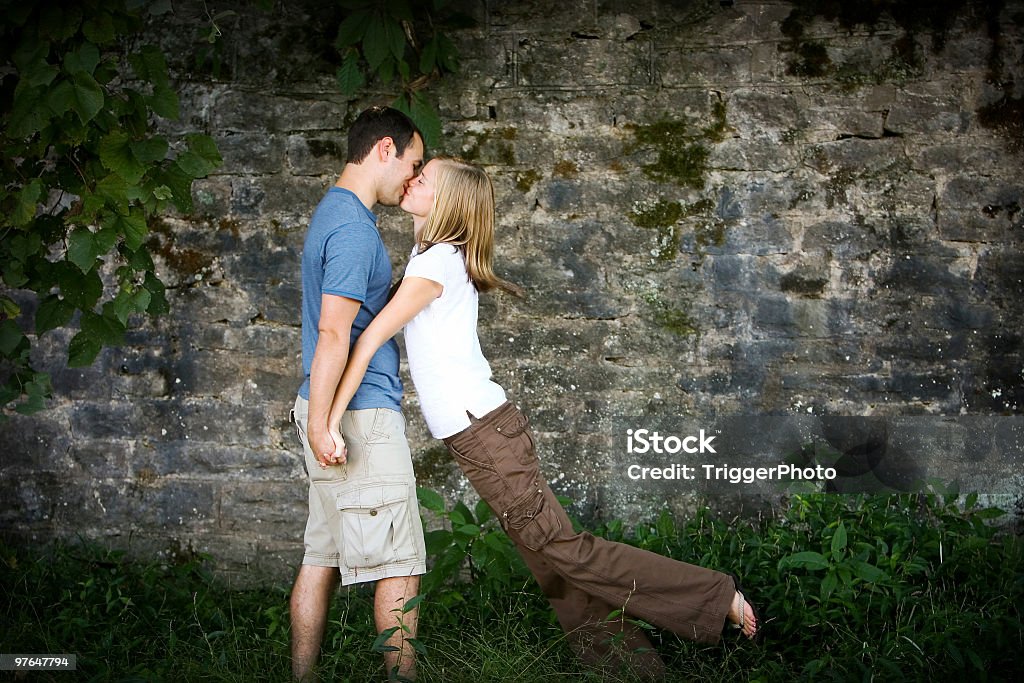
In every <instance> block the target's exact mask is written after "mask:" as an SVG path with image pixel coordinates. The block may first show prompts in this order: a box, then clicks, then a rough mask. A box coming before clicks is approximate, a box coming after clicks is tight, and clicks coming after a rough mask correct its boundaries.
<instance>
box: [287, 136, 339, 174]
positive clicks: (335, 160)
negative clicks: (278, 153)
mask: <svg viewBox="0 0 1024 683" xmlns="http://www.w3.org/2000/svg"><path fill="white" fill-rule="evenodd" d="M286 144H287V147H286V152H287V158H288V167H289V168H290V169H291V172H292V173H293V174H295V175H315V176H323V175H327V176H337V175H339V174H340V173H341V169H342V168H344V166H345V158H346V155H347V151H346V149H345V148H346V146H347V139H346V136H345V135H343V134H342V133H341V132H338V133H336V134H334V135H331V134H327V135H317V136H316V137H313V136H311V135H309V134H302V135H289V136H288V140H287V143H286ZM277 170H279V169H277Z"/></svg>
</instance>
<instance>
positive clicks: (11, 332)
mask: <svg viewBox="0 0 1024 683" xmlns="http://www.w3.org/2000/svg"><path fill="white" fill-rule="evenodd" d="M24 340H25V335H24V334H22V332H21V328H20V327H18V323H16V322H14V321H13V320H4V321H3V322H0V354H3V355H4V356H5V357H7V358H10V357H12V356H13V355H14V352H15V351H16V350H17V349H18V347H19V346H21V343H22V341H24Z"/></svg>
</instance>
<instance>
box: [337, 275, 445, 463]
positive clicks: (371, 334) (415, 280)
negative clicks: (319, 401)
mask: <svg viewBox="0 0 1024 683" xmlns="http://www.w3.org/2000/svg"><path fill="white" fill-rule="evenodd" d="M443 291H444V288H443V287H442V285H441V283H440V282H434V281H433V280H428V279H426V278H422V277H407V278H405V279H403V280H402V284H401V286H400V287H399V288H398V291H397V292H395V295H394V296H393V297H392V298H391V301H389V302H388V305H387V306H385V307H384V310H382V311H381V312H380V313H378V314H377V317H376V318H374V319H373V321H372V322H371V323H370V324H369V326H368V327H367V328H366V329H365V330H363V333H362V334H360V335H359V339H357V340H356V345H355V347H354V348H353V349H352V355H351V356H350V357H349V359H348V363H347V364H346V366H345V368H344V370H345V372H344V374H343V376H342V378H341V381H340V382H339V383H338V389H337V392H336V393H335V394H334V403H333V405H331V406H330V416H329V417H328V418H327V424H328V426H329V427H330V429H331V435H332V439H331V440H332V441H333V442H334V444H335V452H334V455H335V457H337V458H339V459H338V462H344V458H343V456H344V446H345V444H344V439H343V438H342V435H341V427H340V424H341V416H342V415H343V414H344V413H345V410H347V409H348V404H349V402H350V401H351V400H352V397H353V396H354V395H355V393H356V390H357V389H358V388H359V385H360V384H361V383H362V381H363V377H364V376H365V375H366V369H367V368H368V367H369V366H370V361H371V360H372V359H373V354H375V353H376V352H377V349H379V348H380V347H381V346H382V345H383V344H384V343H385V342H387V340H389V339H391V338H392V337H393V336H395V334H397V333H398V331H399V330H400V329H402V328H403V327H405V324H406V323H407V322H409V321H410V320H412V319H413V318H415V317H416V315H417V314H418V313H419V312H420V311H422V310H423V309H424V308H426V307H427V306H428V305H430V302H432V301H433V300H434V299H436V298H437V297H439V296H441V293H442V292H443Z"/></svg>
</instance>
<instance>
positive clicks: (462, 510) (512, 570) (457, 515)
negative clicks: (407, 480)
mask: <svg viewBox="0 0 1024 683" xmlns="http://www.w3.org/2000/svg"><path fill="white" fill-rule="evenodd" d="M416 493H417V496H418V497H419V500H420V505H422V506H423V507H424V508H426V509H427V510H430V511H431V512H433V513H435V514H436V515H438V516H439V517H440V518H441V519H443V520H445V522H446V524H445V526H446V527H447V528H442V529H435V530H433V531H428V532H427V533H426V538H425V540H426V544H427V555H428V557H430V558H432V563H433V569H432V570H431V571H430V573H429V574H427V576H425V577H424V579H423V583H422V590H423V592H424V593H427V594H430V595H431V596H432V597H433V596H434V595H439V596H440V599H441V601H442V603H443V604H445V605H447V606H450V605H454V604H456V603H460V602H464V601H465V600H466V596H465V595H463V593H462V592H461V590H462V589H458V590H455V591H450V590H447V589H445V590H441V589H442V588H443V587H445V586H446V584H449V585H450V584H451V583H453V582H458V583H461V579H468V583H467V584H466V586H465V587H464V588H465V589H468V590H470V591H472V592H474V593H478V594H484V595H486V594H500V593H502V592H509V591H512V590H518V589H520V588H521V587H522V586H523V584H524V583H526V582H529V581H530V580H531V578H530V577H531V575H530V572H529V570H528V569H527V568H526V565H525V564H523V561H522V559H521V558H520V557H519V554H518V553H517V552H516V550H515V546H514V545H513V544H512V541H511V540H510V539H509V537H508V536H507V535H506V534H505V532H504V531H503V530H502V529H501V527H500V526H499V525H498V521H497V519H496V518H495V517H494V514H493V512H492V511H491V508H490V507H488V505H487V503H485V502H484V501H482V500H481V501H479V502H478V503H477V504H476V506H475V511H471V510H470V509H469V507H468V506H467V505H466V504H465V503H463V502H461V501H460V502H458V503H456V504H455V505H454V506H452V508H451V509H447V508H446V506H445V502H444V498H442V497H441V495H440V494H438V493H437V492H436V491H432V490H430V489H426V488H422V487H421V488H418V489H417V492H416Z"/></svg>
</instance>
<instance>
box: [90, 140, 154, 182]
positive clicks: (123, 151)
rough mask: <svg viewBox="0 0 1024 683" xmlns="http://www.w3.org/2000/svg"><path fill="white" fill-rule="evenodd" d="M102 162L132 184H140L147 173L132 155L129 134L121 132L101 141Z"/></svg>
mask: <svg viewBox="0 0 1024 683" xmlns="http://www.w3.org/2000/svg"><path fill="white" fill-rule="evenodd" d="M100 162H101V163H102V164H103V166H104V167H105V168H107V169H108V170H110V171H113V172H114V173H116V174H118V175H119V176H121V177H122V178H124V179H125V181H126V182H128V183H131V184H135V183H137V182H139V180H141V179H142V175H143V174H144V173H145V172H146V169H145V167H143V165H142V164H140V163H139V162H138V160H137V159H136V158H135V155H134V154H132V149H131V144H130V142H129V139H128V134H127V133H124V132H122V131H119V130H115V131H113V132H111V133H109V134H108V135H107V136H106V137H104V138H103V139H102V140H100Z"/></svg>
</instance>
